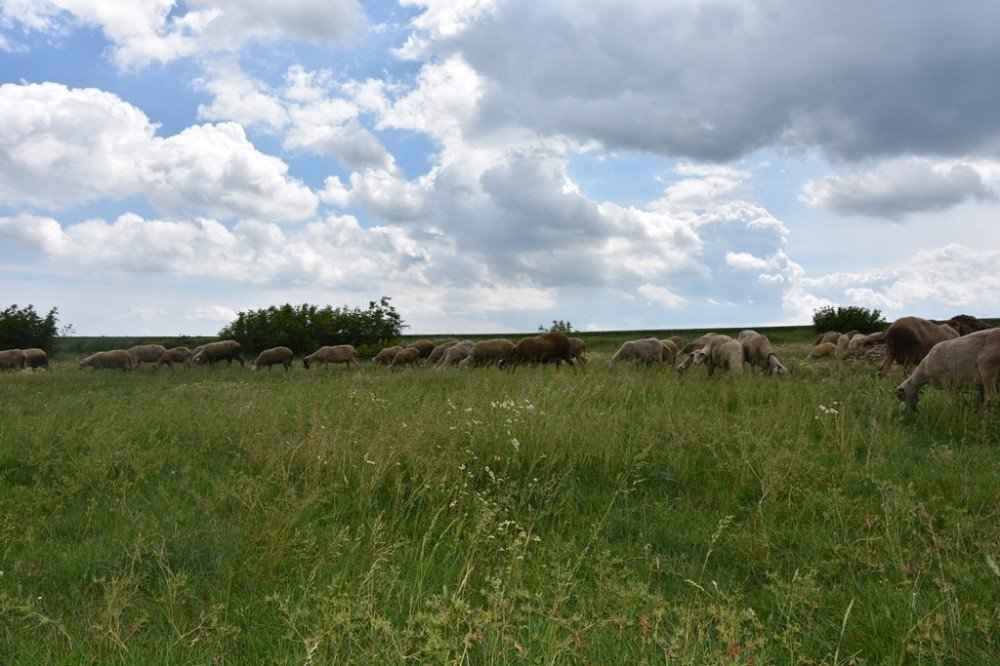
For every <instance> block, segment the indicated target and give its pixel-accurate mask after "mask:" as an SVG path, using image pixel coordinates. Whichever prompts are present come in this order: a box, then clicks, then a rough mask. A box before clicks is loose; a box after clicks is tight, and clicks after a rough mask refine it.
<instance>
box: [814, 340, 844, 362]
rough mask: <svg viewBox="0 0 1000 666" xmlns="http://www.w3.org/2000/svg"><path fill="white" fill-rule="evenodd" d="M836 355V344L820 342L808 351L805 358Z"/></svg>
mask: <svg viewBox="0 0 1000 666" xmlns="http://www.w3.org/2000/svg"><path fill="white" fill-rule="evenodd" d="M836 355H837V345H836V344H834V343H832V342H821V343H819V344H818V345H816V346H815V347H813V348H812V349H811V350H810V351H809V355H808V356H806V360H807V361H808V360H810V359H814V358H826V357H828V356H829V357H830V358H835V357H836Z"/></svg>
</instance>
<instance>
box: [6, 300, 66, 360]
mask: <svg viewBox="0 0 1000 666" xmlns="http://www.w3.org/2000/svg"><path fill="white" fill-rule="evenodd" d="M58 314H59V310H58V308H52V309H51V310H49V313H48V314H47V315H45V316H44V317H42V316H39V314H38V313H37V312H35V306H33V305H28V306H27V307H25V308H18V307H17V304H16V303H15V304H14V305H11V306H10V307H9V308H7V309H6V310H4V311H3V312H0V349H30V348H32V347H37V348H39V349H43V350H45V352H46V353H49V352H51V351H52V343H53V341H54V340H55V337H56V335H57V333H58V322H59V318H58V316H57V315H58Z"/></svg>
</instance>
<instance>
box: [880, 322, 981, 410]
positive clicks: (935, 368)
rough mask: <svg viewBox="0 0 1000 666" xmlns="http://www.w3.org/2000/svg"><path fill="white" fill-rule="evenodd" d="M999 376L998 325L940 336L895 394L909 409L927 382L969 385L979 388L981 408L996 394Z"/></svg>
mask: <svg viewBox="0 0 1000 666" xmlns="http://www.w3.org/2000/svg"><path fill="white" fill-rule="evenodd" d="M998 376H1000V328H991V329H987V330H985V331H977V332H975V333H969V334H968V335H965V336H962V337H959V338H952V339H950V340H943V341H941V342H939V343H937V344H936V345H934V346H933V347H931V350H930V351H929V352H927V355H926V356H925V357H924V358H923V360H921V361H920V365H918V366H917V369H916V370H914V371H913V373H912V374H911V375H910V376H909V377H908V378H907V379H906V381H904V382H903V383H902V384H900V385H899V386H897V387H896V395H897V396H898V397H899V399H900V400H902V401H903V403H904V404H905V405H906V406H907V407H909V408H910V409H913V410H916V408H917V400H918V398H919V397H920V389H921V388H922V387H923V386H924V384H927V383H928V382H930V383H931V384H933V385H935V386H938V387H940V388H942V389H943V390H945V391H947V392H948V393H949V395H950V394H951V391H952V389H953V388H957V387H962V386H970V387H975V388H978V389H979V396H980V399H981V400H982V402H983V406H982V408H983V410H984V411H985V410H986V409H988V408H989V405H990V404H992V403H993V401H994V400H995V399H996V395H997V378H998Z"/></svg>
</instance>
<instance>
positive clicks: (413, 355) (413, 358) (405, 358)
mask: <svg viewBox="0 0 1000 666" xmlns="http://www.w3.org/2000/svg"><path fill="white" fill-rule="evenodd" d="M418 361H420V350H419V349H418V348H416V347H407V348H406V349H404V350H402V351H400V352H399V353H398V354H396V355H395V356H394V357H393V359H392V363H390V364H389V365H390V366H391V367H393V368H402V367H403V366H404V365H413V364H415V363H417V362H418Z"/></svg>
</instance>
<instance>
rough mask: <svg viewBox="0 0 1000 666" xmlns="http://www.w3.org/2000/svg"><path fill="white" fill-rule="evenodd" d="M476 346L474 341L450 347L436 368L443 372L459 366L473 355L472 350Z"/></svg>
mask: <svg viewBox="0 0 1000 666" xmlns="http://www.w3.org/2000/svg"><path fill="white" fill-rule="evenodd" d="M475 346H476V344H475V343H474V342H473V341H472V340H462V341H461V342H459V343H458V344H455V345H452V346H451V347H448V349H447V350H446V351H445V353H444V356H442V357H441V360H440V361H438V362H437V365H436V366H434V367H435V368H436V369H438V370H443V369H444V368H449V367H451V366H453V365H458V364H459V363H461V362H462V361H464V360H465V358H466V357H467V356H468V355H469V354H471V353H472V348H473V347H475Z"/></svg>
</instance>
